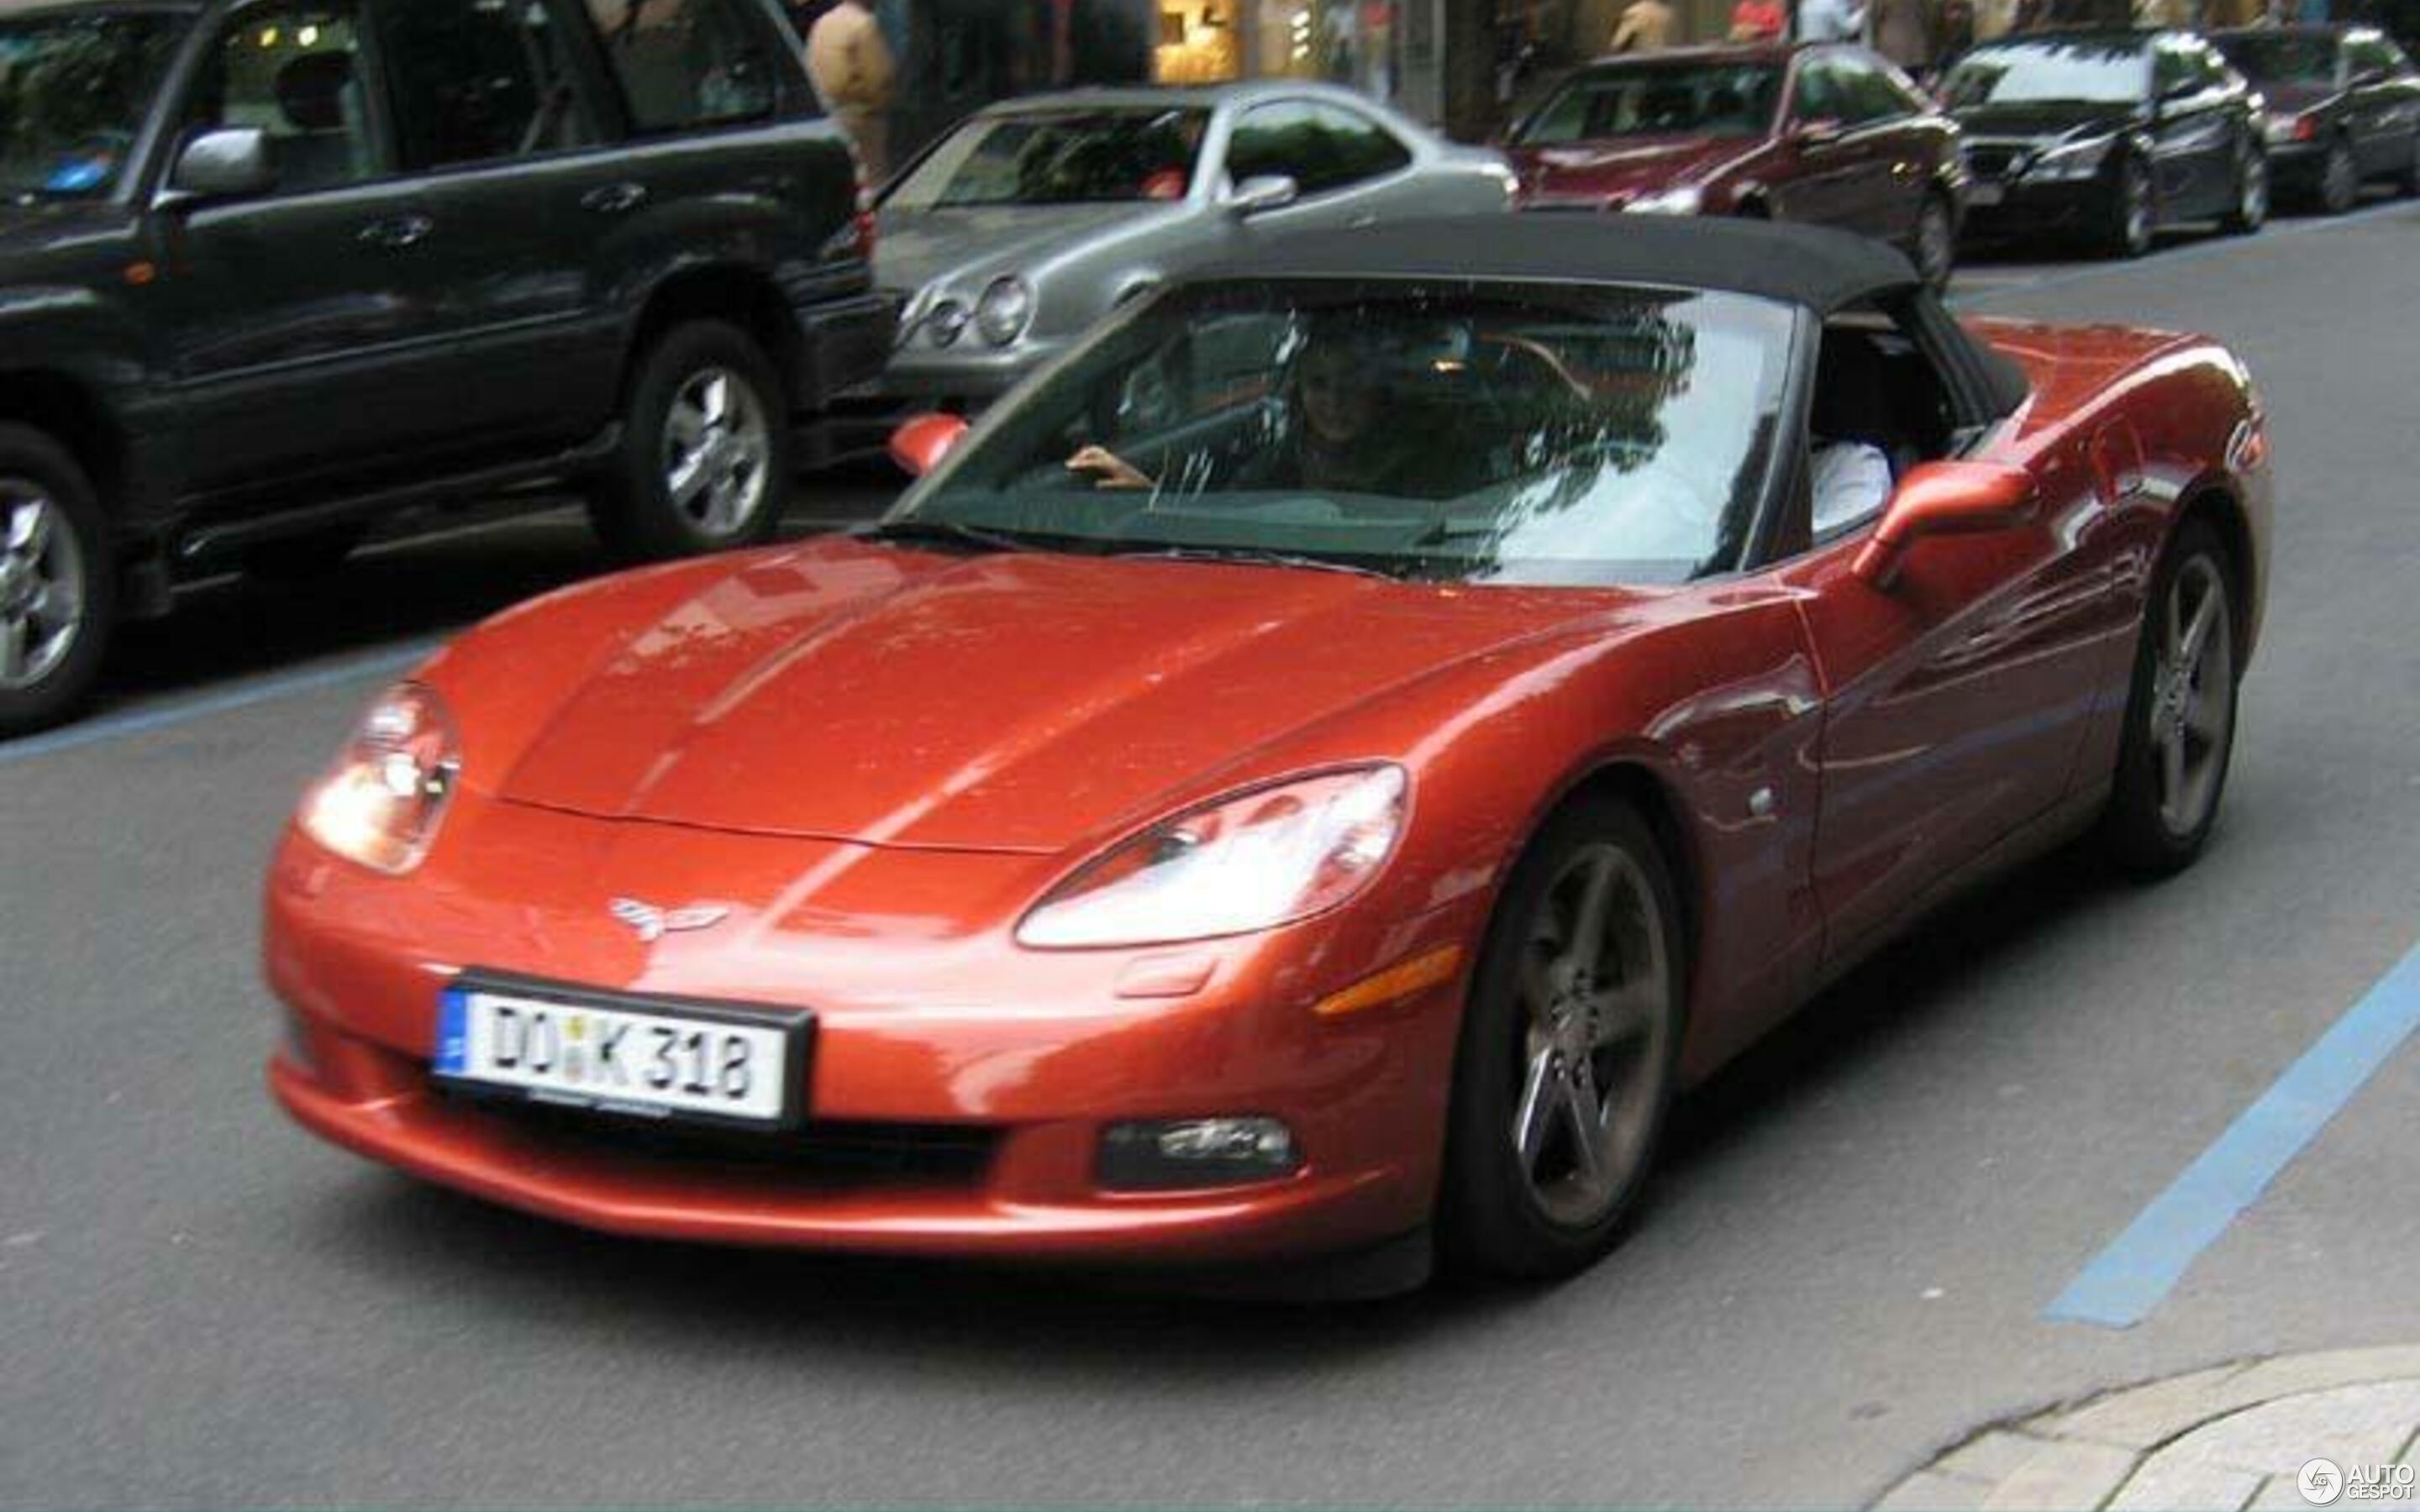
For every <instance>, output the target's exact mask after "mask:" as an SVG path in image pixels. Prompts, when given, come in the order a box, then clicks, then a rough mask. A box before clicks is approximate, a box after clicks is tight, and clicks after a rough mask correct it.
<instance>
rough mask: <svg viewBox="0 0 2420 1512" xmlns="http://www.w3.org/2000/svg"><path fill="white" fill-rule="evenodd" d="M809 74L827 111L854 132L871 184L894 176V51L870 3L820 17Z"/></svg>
mask: <svg viewBox="0 0 2420 1512" xmlns="http://www.w3.org/2000/svg"><path fill="white" fill-rule="evenodd" d="M807 76H808V77H809V78H810V79H812V80H814V86H815V97H816V98H817V99H819V100H822V101H823V105H824V109H825V110H826V111H827V112H829V113H830V115H831V117H832V119H834V120H836V121H838V122H840V129H841V130H842V131H845V132H847V133H848V139H849V143H850V145H851V146H853V147H856V148H857V161H858V165H859V167H860V168H861V170H862V171H863V172H864V174H865V178H866V181H867V182H868V183H874V184H878V183H880V182H882V181H883V179H885V178H887V177H890V174H891V89H892V76H893V69H892V62H891V47H890V44H889V43H887V42H885V41H883V39H882V24H881V23H880V22H878V21H876V19H875V16H874V12H873V11H871V10H868V9H867V8H865V0H840V3H839V4H838V5H835V6H833V7H832V8H830V10H827V11H825V12H824V13H823V15H821V16H820V17H817V18H816V20H815V23H814V28H813V29H812V30H810V31H809V32H808V33H807Z"/></svg>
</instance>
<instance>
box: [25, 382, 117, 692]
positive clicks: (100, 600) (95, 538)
mask: <svg viewBox="0 0 2420 1512" xmlns="http://www.w3.org/2000/svg"><path fill="white" fill-rule="evenodd" d="M21 520H23V521H24V523H23V524H20V521H21ZM116 610H117V563H116V560H115V558H114V557H113V556H112V554H111V551H110V546H109V529H108V524H107V522H106V521H105V520H104V519H103V518H102V517H101V500H100V498H99V496H97V495H96V494H95V493H94V492H93V488H92V483H91V480H89V479H87V478H86V477H85V473H84V469H83V468H82V467H80V466H78V465H77V463H76V460H75V458H74V457H73V456H71V455H69V454H68V451H67V449H66V448H65V447H63V446H61V445H59V444H58V442H56V441H54V440H51V439H50V438H49V437H48V436H45V435H43V434H42V433H41V432H40V431H38V430H35V429H32V428H31V427H29V426H25V425H13V424H0V735H15V734H23V733H25V732H27V731H31V730H39V729H41V728H43V727H44V726H46V725H52V724H55V723H57V722H58V721H59V720H61V719H64V718H66V717H68V716H69V715H70V714H72V713H74V712H75V710H76V707H77V706H78V705H79V704H80V703H82V702H84V699H85V695H87V694H88V693H90V692H91V691H92V685H93V680H94V679H95V678H97V677H99V676H100V675H101V659H102V657H103V656H106V655H107V652H108V647H109V635H110V631H111V630H112V628H113V627H114V626H115V624H116Z"/></svg>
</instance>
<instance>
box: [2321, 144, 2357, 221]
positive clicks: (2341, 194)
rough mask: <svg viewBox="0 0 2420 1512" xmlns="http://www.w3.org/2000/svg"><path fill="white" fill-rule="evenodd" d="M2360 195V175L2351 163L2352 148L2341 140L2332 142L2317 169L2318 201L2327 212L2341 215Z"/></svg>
mask: <svg viewBox="0 0 2420 1512" xmlns="http://www.w3.org/2000/svg"><path fill="white" fill-rule="evenodd" d="M2360 197H2361V175H2360V170H2359V169H2358V168H2356V167H2355V166H2354V165H2353V161H2352V149H2351V148H2350V147H2347V146H2345V145H2344V144H2343V143H2342V142H2336V143H2334V144H2332V145H2331V146H2330V147H2328V157H2327V162H2326V163H2325V164H2323V165H2322V166H2321V168H2320V170H2319V203H2320V204H2321V205H2323V206H2325V207H2326V208H2327V211H2328V213H2329V214H2331V215H2342V214H2343V213H2344V212H2345V211H2347V210H2349V209H2351V208H2352V206H2353V201H2355V200H2357V199H2359V198H2360Z"/></svg>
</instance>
